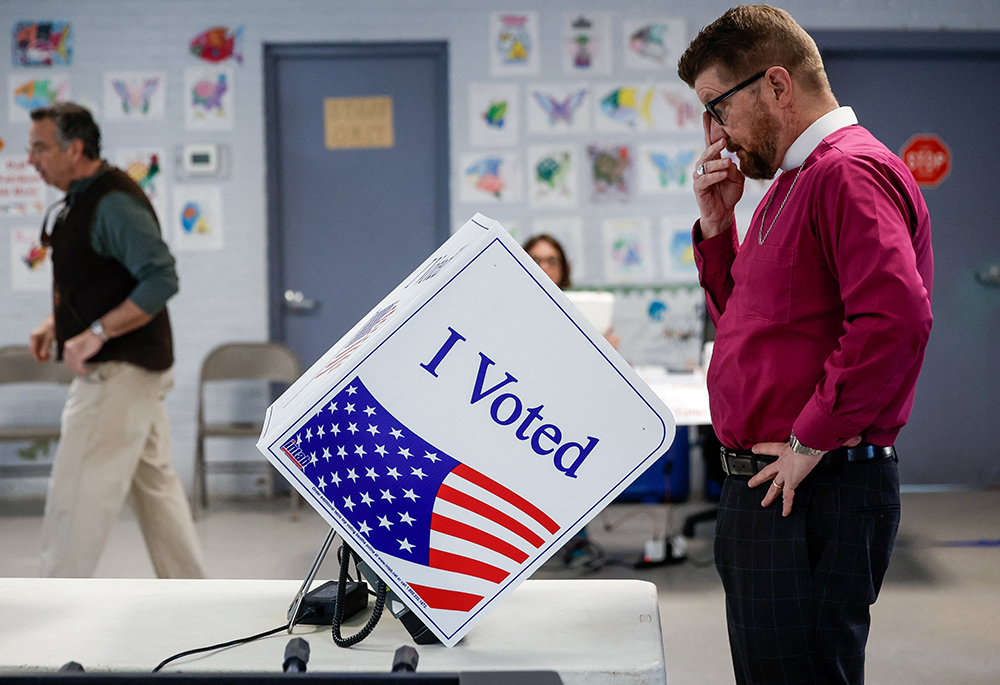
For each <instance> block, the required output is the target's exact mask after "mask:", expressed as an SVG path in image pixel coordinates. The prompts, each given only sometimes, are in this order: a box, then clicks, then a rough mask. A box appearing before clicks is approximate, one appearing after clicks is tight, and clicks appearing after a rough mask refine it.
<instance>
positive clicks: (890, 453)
mask: <svg viewBox="0 0 1000 685" xmlns="http://www.w3.org/2000/svg"><path fill="white" fill-rule="evenodd" d="M720 456H721V457H722V470H723V471H725V472H726V475H727V476H755V475H757V473H759V472H760V470H761V469H763V468H764V467H765V466H767V465H768V464H773V463H774V462H776V461H777V460H778V458H777V457H775V456H772V455H770V454H754V453H753V452H742V451H739V450H731V449H729V448H727V447H723V448H722V449H721V450H720ZM887 457H892V458H893V459H896V449H895V448H894V447H893V446H892V445H890V446H889V447H880V446H879V445H871V444H869V443H867V442H862V443H861V444H859V445H856V446H854V447H839V448H837V449H835V450H831V451H829V452H827V453H826V454H824V455H823V456H822V458H821V459H820V460H819V464H817V465H816V468H830V467H840V466H843V464H845V463H847V462H857V461H868V460H870V459H885V458H887Z"/></svg>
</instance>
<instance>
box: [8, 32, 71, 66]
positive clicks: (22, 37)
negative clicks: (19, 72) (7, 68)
mask: <svg viewBox="0 0 1000 685" xmlns="http://www.w3.org/2000/svg"><path fill="white" fill-rule="evenodd" d="M11 52H12V55H11V59H12V61H13V63H14V66H15V67H38V66H45V67H51V66H68V65H70V64H72V63H73V36H72V33H71V31H70V24H69V22H65V21H38V22H29V21H19V22H16V23H15V24H14V29H13V31H12V32H11Z"/></svg>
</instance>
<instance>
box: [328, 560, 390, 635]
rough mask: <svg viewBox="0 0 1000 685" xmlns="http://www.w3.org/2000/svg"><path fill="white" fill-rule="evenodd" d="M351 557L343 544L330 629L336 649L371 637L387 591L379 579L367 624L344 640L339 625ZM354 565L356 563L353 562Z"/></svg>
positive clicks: (342, 618) (342, 617)
mask: <svg viewBox="0 0 1000 685" xmlns="http://www.w3.org/2000/svg"><path fill="white" fill-rule="evenodd" d="M352 556H354V552H352V551H351V548H350V547H348V546H347V543H346V542H345V543H344V544H343V546H342V547H341V548H340V581H339V582H338V583H337V607H336V609H335V610H334V612H333V628H332V629H331V632H332V633H333V642H334V643H335V644H336V645H337V646H338V647H352V646H354V645H356V644H358V643H359V642H361V641H362V640H364V639H365V638H366V637H368V636H369V635H371V632H372V631H373V630H375V626H376V624H378V622H379V619H380V618H382V609H384V608H385V595H386V593H387V591H388V588H387V587H386V584H385V581H383V580H382V579H381V578H379V579H378V583H377V584H376V585H375V589H376V593H375V606H374V607H373V608H372V615H371V616H370V617H369V618H368V622H367V623H366V624H365V625H364V627H363V628H362V629H361V630H359V631H358V632H356V633H355V634H354V635H351V636H350V637H346V638H345V637H343V636H342V635H341V634H340V624H341V622H342V621H343V620H344V603H345V598H344V593H345V588H346V587H347V567H348V566H349V565H350V563H351V557H352ZM356 564H357V561H356V560H355V565H356Z"/></svg>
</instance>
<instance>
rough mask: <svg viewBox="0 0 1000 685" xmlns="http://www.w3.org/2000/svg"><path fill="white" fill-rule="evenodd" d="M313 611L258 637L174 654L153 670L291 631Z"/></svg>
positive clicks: (243, 638)
mask: <svg viewBox="0 0 1000 685" xmlns="http://www.w3.org/2000/svg"><path fill="white" fill-rule="evenodd" d="M313 611H314V610H313V609H311V608H309V609H306V610H305V611H303V612H302V613H301V614H300V615H299V616H298V617H297V620H295V623H292V622H289V623H286V624H285V625H283V626H278V627H277V628H272V629H271V630H265V631H264V632H263V633H257V634H256V635H251V636H250V637H242V638H239V639H238V640H230V641H229V642H222V643H220V644H217V645H210V646H208V647H199V648H198V649H189V650H188V651H186V652H181V653H180V654H174V655H173V656H172V657H168V658H166V659H164V660H163V661H161V662H160V663H159V664H158V665H157V667H156V668H154V669H153V673H157V672H158V671H159V670H160V669H161V668H163V667H164V666H166V665H167V664H169V663H170V662H172V661H177V660H178V659H182V658H184V657H186V656H191V655H193V654H201V653H203V652H213V651H215V650H217V649H225V648H226V647H236V646H237V645H245V644H247V643H248V642H253V641H254V640H259V639H261V638H262V637H267V636H269V635H274V634H275V633H280V632H281V631H283V630H289V629H290V628H292V627H294V626H295V624H297V623H300V622H301V621H302V619H304V618H308V617H309V616H310V615H312V612H313Z"/></svg>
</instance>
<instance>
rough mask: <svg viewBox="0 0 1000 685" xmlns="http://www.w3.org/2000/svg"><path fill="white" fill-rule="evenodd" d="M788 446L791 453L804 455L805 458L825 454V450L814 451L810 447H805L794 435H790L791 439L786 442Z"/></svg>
mask: <svg viewBox="0 0 1000 685" xmlns="http://www.w3.org/2000/svg"><path fill="white" fill-rule="evenodd" d="M788 442H789V444H790V445H791V446H792V451H793V452H795V453H797V454H804V455H806V456H807V457H818V456H821V455H823V454H826V450H814V449H813V448H812V447H806V446H805V445H803V444H802V443H801V442H799V439H798V438H797V437H795V433H792V437H791V438H789V440H788Z"/></svg>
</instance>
